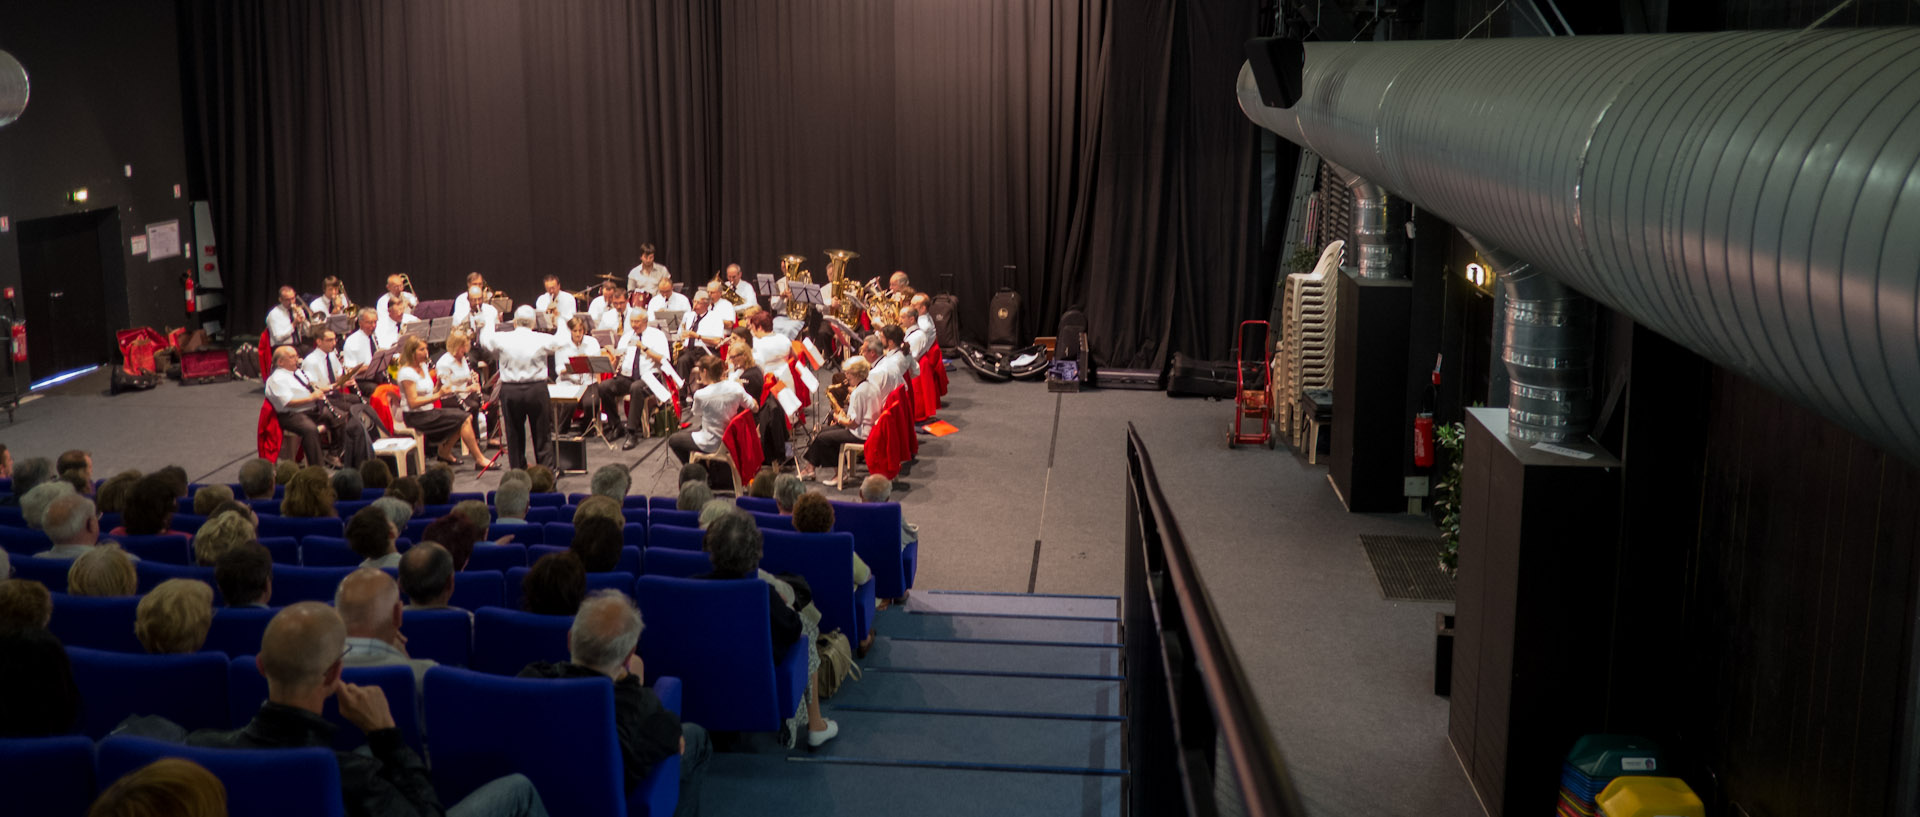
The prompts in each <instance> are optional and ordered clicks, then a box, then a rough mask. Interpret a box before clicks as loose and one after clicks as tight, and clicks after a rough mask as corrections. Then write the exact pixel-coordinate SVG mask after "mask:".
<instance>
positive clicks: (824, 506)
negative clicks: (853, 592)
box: [793, 491, 873, 588]
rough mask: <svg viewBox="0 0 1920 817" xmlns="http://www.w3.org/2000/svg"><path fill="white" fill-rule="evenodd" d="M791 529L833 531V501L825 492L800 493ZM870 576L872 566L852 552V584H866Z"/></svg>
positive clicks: (871, 576)
mask: <svg viewBox="0 0 1920 817" xmlns="http://www.w3.org/2000/svg"><path fill="white" fill-rule="evenodd" d="M793 529H794V530H796V531H799V532H800V533H832V532H833V503H832V502H829V501H827V495H826V494H823V493H820V492H819V491H808V492H806V493H804V494H801V495H800V499H798V500H797V501H795V502H794V503H793ZM870 578H873V570H872V568H869V567H867V562H866V560H864V559H861V558H860V554H858V553H855V554H853V586H854V587H856V588H857V587H859V586H860V585H863V584H866V583H867V580H868V579H870Z"/></svg>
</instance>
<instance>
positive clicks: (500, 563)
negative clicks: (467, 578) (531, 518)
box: [465, 526, 531, 570]
mask: <svg viewBox="0 0 1920 817" xmlns="http://www.w3.org/2000/svg"><path fill="white" fill-rule="evenodd" d="M529 527H531V526H529ZM526 566H527V546H526V545H522V544H511V545H486V544H482V545H475V546H474V548H473V556H472V558H469V559H468V560H467V566H466V568H465V569H466V570H507V569H510V568H516V567H526Z"/></svg>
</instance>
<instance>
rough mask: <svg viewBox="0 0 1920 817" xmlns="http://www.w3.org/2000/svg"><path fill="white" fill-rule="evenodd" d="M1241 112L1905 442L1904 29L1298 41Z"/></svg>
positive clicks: (1918, 305) (1886, 439) (1909, 75)
mask: <svg viewBox="0 0 1920 817" xmlns="http://www.w3.org/2000/svg"><path fill="white" fill-rule="evenodd" d="M1302 88H1303V95H1302V97H1301V99H1300V101H1299V103H1297V104H1296V105H1294V106H1293V107H1291V108H1286V109H1279V108H1269V107H1265V106H1263V105H1261V104H1260V103H1259V96H1258V93H1257V91H1256V90H1255V88H1254V84H1253V78H1252V76H1251V75H1250V74H1249V73H1248V72H1246V71H1244V70H1243V71H1242V73H1241V76H1240V82H1239V94H1240V100H1241V107H1242V108H1243V110H1245V111H1246V114H1247V116H1248V117H1249V118H1250V119H1252V120H1253V121H1254V122H1256V123H1258V124H1260V125H1261V126H1263V127H1266V128H1268V129H1270V130H1272V131H1274V132H1275V133H1277V134H1279V135H1280V136H1282V137H1284V138H1286V139H1288V140H1290V141H1292V142H1295V143H1297V144H1299V145H1301V146H1303V147H1306V148H1308V149H1310V150H1313V151H1314V152H1315V153H1318V154H1319V155H1321V156H1322V157H1324V158H1325V159H1327V160H1328V161H1331V162H1334V163H1337V164H1339V165H1340V166H1342V167H1345V168H1347V169H1349V170H1351V171H1352V172H1354V173H1355V174H1358V175H1360V176H1363V177H1365V178H1367V179H1369V180H1371V181H1375V182H1378V183H1379V184H1380V185H1381V186H1382V187H1384V188H1386V189H1387V190H1388V191H1391V192H1392V193H1393V194H1396V195H1398V196H1400V197H1401V198H1404V199H1406V200H1408V201H1411V202H1412V203H1414V204H1415V205H1417V206H1420V207H1423V208H1426V209H1428V210H1431V211H1433V212H1434V213H1435V214H1437V215H1438V216H1440V217H1441V218H1443V219H1445V220H1447V221H1448V222H1450V223H1452V224H1454V225H1455V226H1457V227H1459V228H1460V229H1462V230H1464V231H1466V232H1469V233H1472V234H1474V235H1476V236H1478V237H1479V238H1481V239H1483V240H1485V241H1486V242H1488V243H1490V244H1492V245H1494V246H1497V247H1499V248H1501V249H1504V250H1507V251H1510V252H1511V253H1513V254H1514V255H1515V256H1517V257H1519V258H1523V259H1525V260H1527V261H1529V262H1532V263H1533V264H1535V265H1537V266H1539V267H1540V268H1542V269H1545V270H1549V271H1551V273H1552V274H1553V275H1554V276H1555V277H1557V278H1559V279H1560V280H1562V281H1563V282H1565V283H1567V284H1568V285H1570V286H1572V287H1574V288H1576V289H1578V290H1579V291H1581V292H1583V293H1585V294H1587V295H1589V296H1592V297H1593V298H1595V299H1596V300H1598V301H1600V302H1601V303H1604V304H1606V305H1607V306H1608V307H1610V308H1612V309H1615V310H1617V311H1620V312H1622V313H1624V314H1626V315H1629V316H1631V317H1632V318H1633V319H1634V320H1636V321H1638V322H1639V323H1641V324H1643V325H1645V326H1647V327H1649V328H1651V329H1653V330H1655V331H1657V332H1660V333H1661V334H1663V335H1665V336H1667V337H1669V338H1671V339H1673V340H1674V341H1676V342H1678V343H1680V344H1682V345H1684V346H1686V347H1688V348H1689V349H1692V350H1693V351H1694V352H1696V353H1698V354H1700V355H1701V356H1703V357H1706V358H1708V359H1710V360H1713V361H1714V362H1716V363H1718V364H1720V365H1721V366H1723V367H1725V368H1727V369H1729V370H1731V371H1734V372H1737V373H1739V374H1741V375H1744V376H1746V377H1749V378H1751V379H1753V380H1755V381H1757V382H1760V383H1763V384H1765V385H1766V386H1768V387H1769V388H1772V389H1774V390H1775V391H1777V392H1780V393H1782V394H1784V395H1786V396H1788V397H1789V398H1791V399H1793V400H1795V401H1796V402H1799V403H1800V404H1802V405H1804V406H1807V407H1808V408H1810V409H1812V410H1814V411H1816V412H1819V413H1820V414H1822V415H1824V416H1826V417H1828V418H1829V419H1831V420H1833V421H1835V422H1837V423H1839V424H1840V425H1842V426H1845V427H1846V428H1848V429H1849V430H1851V431H1853V432H1854V433H1857V434H1859V435H1861V436H1862V437H1864V438H1866V439H1868V440H1870V441H1872V442H1874V443H1875V444H1877V445H1880V446H1882V447H1884V448H1886V449H1887V450H1889V451H1891V452H1894V453H1896V454H1898V455H1900V456H1902V457H1904V458H1905V459H1907V460H1908V461H1910V462H1920V29H1916V28H1868V29H1838V30H1808V31H1740V32H1723V33H1713V34H1650V35H1633V36H1620V37H1556V38H1502V39H1468V40H1447V41H1412V42H1390V43H1367V44H1347V43H1308V44H1307V45H1306V62H1305V72H1304V76H1303V86H1302Z"/></svg>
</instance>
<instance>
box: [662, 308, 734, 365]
mask: <svg viewBox="0 0 1920 817" xmlns="http://www.w3.org/2000/svg"><path fill="white" fill-rule="evenodd" d="M680 325H681V326H682V327H684V328H682V329H681V330H680V335H679V338H678V339H679V340H680V341H682V342H683V343H685V344H686V345H685V346H682V347H681V348H680V357H678V358H676V359H675V360H674V361H673V365H674V370H675V371H677V372H679V373H680V379H681V380H682V381H690V380H692V379H693V364H694V362H695V361H698V360H699V359H700V358H701V357H703V356H706V355H711V354H717V352H718V350H719V349H720V348H722V347H724V346H725V345H726V343H727V325H726V323H724V322H723V321H721V320H720V313H719V312H716V311H715V310H714V309H713V300H712V298H711V296H709V295H708V294H707V291H706V290H704V289H703V290H699V291H696V292H694V293H693V312H692V313H690V314H688V315H687V316H685V317H683V318H681V319H680Z"/></svg>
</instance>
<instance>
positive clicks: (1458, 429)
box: [1433, 423, 1467, 576]
mask: <svg viewBox="0 0 1920 817" xmlns="http://www.w3.org/2000/svg"><path fill="white" fill-rule="evenodd" d="M1434 439H1435V442H1436V444H1437V445H1436V447H1437V448H1439V449H1440V454H1441V456H1442V457H1444V458H1445V463H1446V470H1444V471H1442V472H1441V473H1440V478H1439V479H1437V480H1435V481H1434V483H1433V505H1434V507H1435V508H1437V509H1439V511H1440V540H1441V544H1440V569H1441V570H1444V571H1446V572H1447V575H1449V576H1452V575H1454V573H1455V572H1456V571H1458V570H1459V569H1460V478H1461V472H1462V469H1464V468H1465V467H1466V446H1467V426H1466V424H1464V423H1453V424H1451V425H1444V426H1441V427H1439V428H1437V429H1434Z"/></svg>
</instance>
